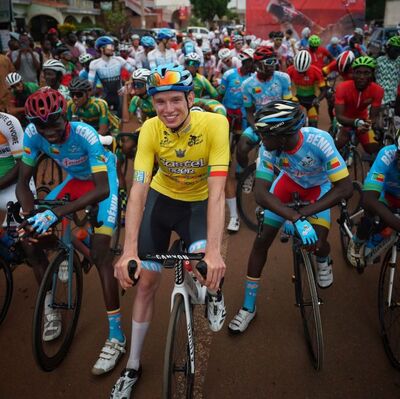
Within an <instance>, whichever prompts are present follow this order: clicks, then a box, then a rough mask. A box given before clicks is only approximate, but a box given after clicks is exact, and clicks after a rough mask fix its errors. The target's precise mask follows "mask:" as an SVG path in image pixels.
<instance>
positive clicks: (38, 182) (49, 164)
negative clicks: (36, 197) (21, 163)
mask: <svg viewBox="0 0 400 399" xmlns="http://www.w3.org/2000/svg"><path fill="white" fill-rule="evenodd" d="M33 176H34V180H35V186H36V187H40V186H47V187H49V189H50V190H52V189H53V188H54V187H57V186H58V185H59V184H61V183H62V181H63V172H62V169H61V166H60V165H58V163H56V162H55V161H54V160H53V159H51V158H49V157H48V156H47V154H44V153H43V154H40V155H39V158H38V161H37V163H36V166H35V171H34V174H33Z"/></svg>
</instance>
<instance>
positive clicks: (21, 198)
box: [15, 162, 34, 213]
mask: <svg viewBox="0 0 400 399" xmlns="http://www.w3.org/2000/svg"><path fill="white" fill-rule="evenodd" d="M33 170H34V169H33V167H32V166H29V165H27V164H25V163H24V162H21V163H20V166H19V173H18V181H17V187H16V190H15V194H16V196H17V199H18V202H19V203H20V204H21V208H22V210H23V211H24V212H26V213H29V212H32V211H33V208H34V203H33V201H34V196H33V193H32V191H31V190H30V188H29V182H30V180H31V178H32V176H33Z"/></svg>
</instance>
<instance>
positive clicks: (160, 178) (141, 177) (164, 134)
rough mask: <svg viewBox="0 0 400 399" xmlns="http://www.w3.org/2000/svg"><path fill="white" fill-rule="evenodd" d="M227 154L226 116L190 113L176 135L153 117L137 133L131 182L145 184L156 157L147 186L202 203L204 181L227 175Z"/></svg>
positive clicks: (205, 190)
mask: <svg viewBox="0 0 400 399" xmlns="http://www.w3.org/2000/svg"><path fill="white" fill-rule="evenodd" d="M229 155H230V153H229V123H228V120H227V118H226V117H225V116H223V115H219V114H214V113H210V112H191V113H190V124H189V125H188V126H187V127H186V128H185V129H182V130H179V131H178V132H173V131H171V129H169V128H167V127H166V126H165V125H164V123H162V122H161V120H160V119H159V118H158V117H154V118H151V119H148V120H147V121H146V122H145V123H144V124H143V126H142V128H141V130H140V135H139V142H138V149H137V152H136V157H135V164H134V168H135V173H134V179H135V181H137V182H140V183H148V182H149V181H150V179H151V175H152V170H153V163H154V157H156V159H157V161H158V167H159V168H158V171H157V173H156V175H155V176H154V177H153V180H152V181H151V184H150V187H152V188H153V189H154V190H156V191H158V192H160V193H161V194H164V195H166V196H168V197H170V198H174V199H177V200H180V201H202V200H205V199H207V198H208V184H207V178H208V177H211V176H227V174H228V166H229Z"/></svg>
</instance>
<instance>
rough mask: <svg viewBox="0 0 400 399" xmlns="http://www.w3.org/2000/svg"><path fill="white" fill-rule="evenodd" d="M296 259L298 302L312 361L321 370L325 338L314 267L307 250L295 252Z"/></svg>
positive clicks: (315, 367)
mask: <svg viewBox="0 0 400 399" xmlns="http://www.w3.org/2000/svg"><path fill="white" fill-rule="evenodd" d="M294 259H295V264H294V270H295V276H296V277H295V290H296V302H297V305H298V306H299V308H300V314H301V318H302V320H303V330H304V337H305V340H306V344H307V349H308V353H309V355H310V359H311V363H312V365H313V367H314V369H315V370H317V371H320V370H321V369H322V366H323V362H324V340H323V333H322V322H321V313H320V300H319V298H318V292H317V287H316V283H315V275H314V269H313V265H312V263H311V262H312V261H311V259H310V254H309V253H308V252H305V250H300V253H297V254H296V253H295V254H294Z"/></svg>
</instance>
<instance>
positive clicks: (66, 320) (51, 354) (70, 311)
mask: <svg viewBox="0 0 400 399" xmlns="http://www.w3.org/2000/svg"><path fill="white" fill-rule="evenodd" d="M66 263H67V264H68V253H67V252H65V251H64V250H61V251H60V252H59V253H58V254H57V255H56V257H55V258H54V260H53V261H52V262H51V263H50V265H49V267H48V268H47V270H46V273H45V275H44V277H43V280H42V283H41V284H40V288H39V292H38V296H37V299H36V306H35V312H34V316H33V337H32V338H33V354H34V357H35V360H36V363H37V364H38V366H39V367H40V368H41V369H42V370H44V371H52V370H54V369H55V368H56V367H57V366H58V365H59V364H60V363H61V362H62V361H63V360H64V358H65V356H66V355H67V353H68V350H69V347H70V345H71V343H72V339H73V337H74V334H75V329H76V325H77V323H78V318H79V312H80V308H81V301H82V270H81V266H80V262H79V258H78V256H77V255H76V254H74V262H73V272H72V279H71V281H69V278H68V277H67V278H65V274H64V277H63V273H65V266H66ZM69 287H70V288H71V293H72V295H71V301H70V305H68V288H69ZM49 291H51V292H52V295H53V298H52V299H51V300H50V303H49V304H48V307H50V308H52V309H53V310H54V309H57V310H58V311H59V312H60V314H61V322H62V332H61V334H60V335H59V336H58V337H57V338H55V339H53V340H51V341H44V340H43V338H42V337H43V330H44V321H45V300H46V295H47V292H49Z"/></svg>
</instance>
